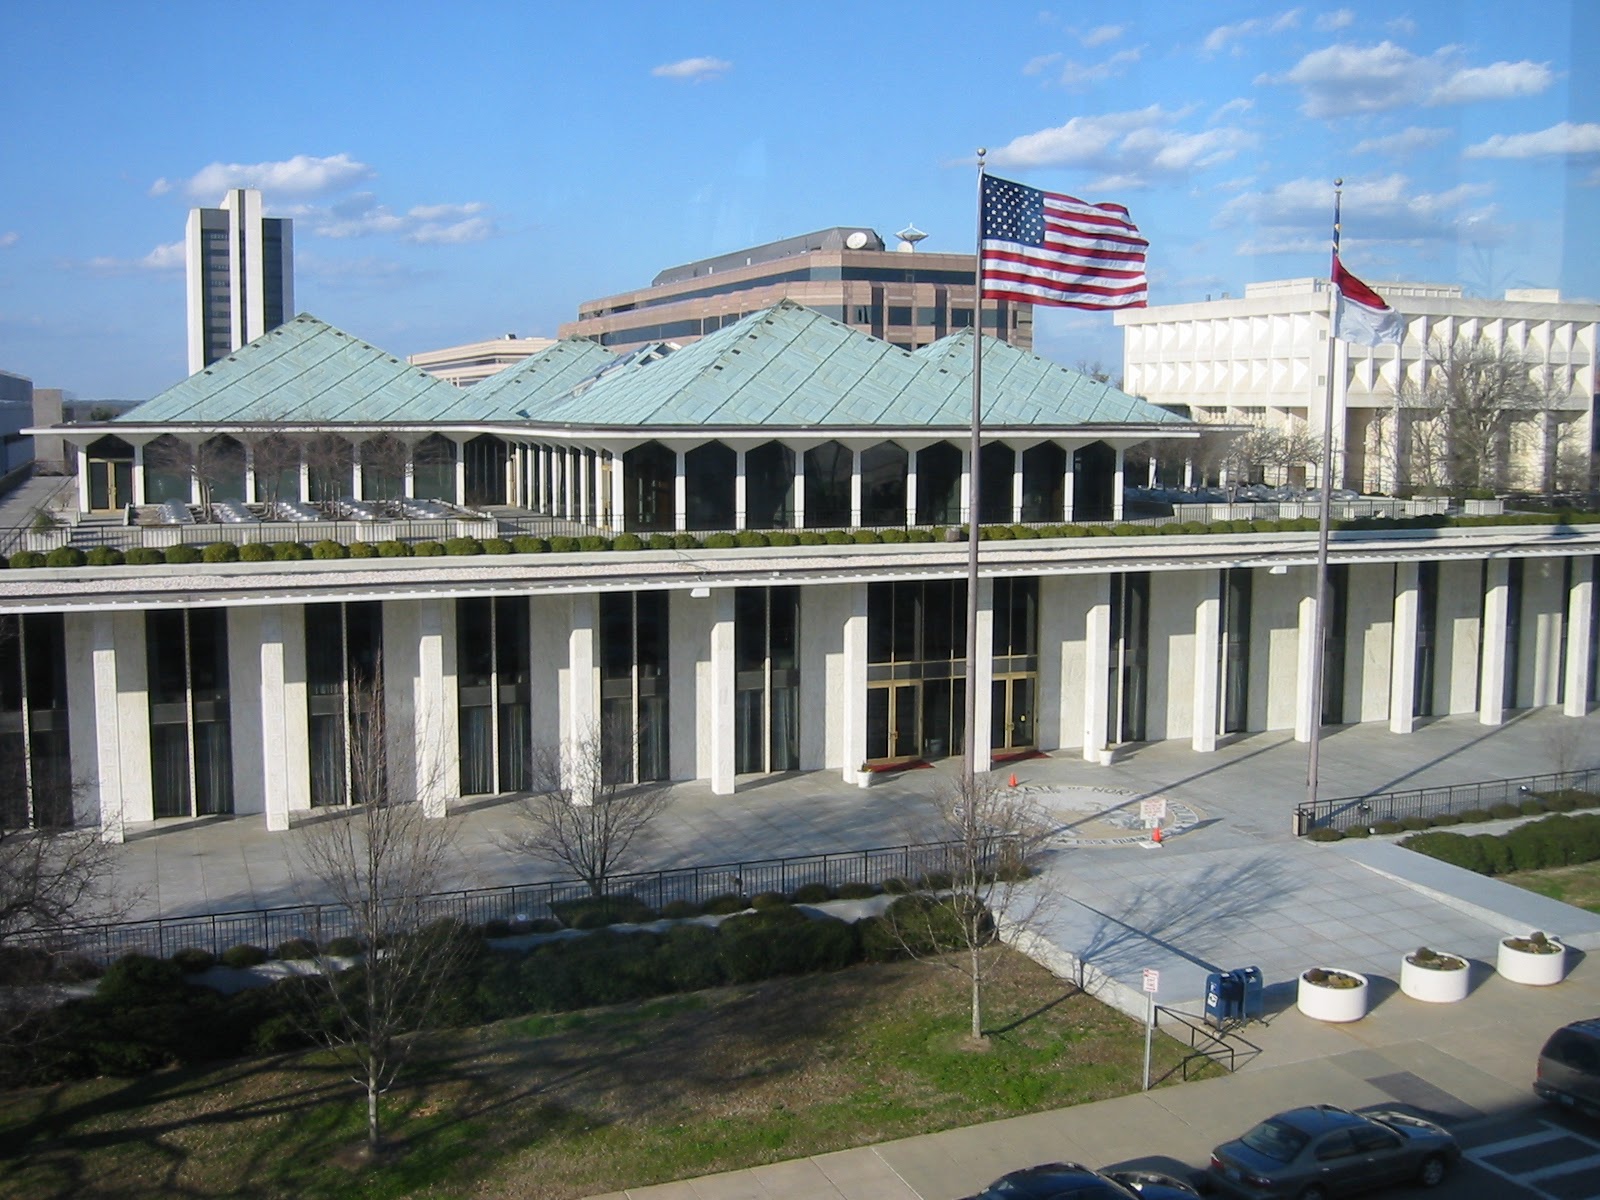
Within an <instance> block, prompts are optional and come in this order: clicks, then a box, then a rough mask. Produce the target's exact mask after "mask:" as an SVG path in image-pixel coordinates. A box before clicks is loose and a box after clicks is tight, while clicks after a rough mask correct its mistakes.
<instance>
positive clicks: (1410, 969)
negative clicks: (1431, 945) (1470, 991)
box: [1400, 951, 1472, 1004]
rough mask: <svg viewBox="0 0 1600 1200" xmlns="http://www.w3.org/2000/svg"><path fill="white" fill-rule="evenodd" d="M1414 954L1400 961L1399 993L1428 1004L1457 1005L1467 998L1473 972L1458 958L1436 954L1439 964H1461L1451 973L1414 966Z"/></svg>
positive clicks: (1452, 955)
mask: <svg viewBox="0 0 1600 1200" xmlns="http://www.w3.org/2000/svg"><path fill="white" fill-rule="evenodd" d="M1415 953H1416V952H1415V951H1413V952H1412V953H1411V954H1407V955H1405V956H1404V957H1403V958H1401V960H1400V990H1401V991H1402V992H1404V993H1405V994H1406V995H1408V996H1410V997H1411V998H1412V999H1413V1000H1425V1001H1427V1002H1428V1003H1429V1004H1454V1003H1455V1002H1456V1001H1457V1000H1465V999H1466V998H1467V980H1468V977H1469V976H1470V975H1471V974H1472V969H1471V968H1470V967H1469V966H1468V965H1467V960H1466V959H1464V958H1462V957H1461V956H1460V955H1459V954H1446V953H1445V952H1443V951H1435V953H1436V954H1437V955H1438V957H1439V959H1440V960H1448V961H1449V962H1452V963H1458V964H1460V965H1459V966H1455V967H1452V968H1449V969H1442V968H1439V967H1422V966H1418V965H1417V964H1416V963H1414V962H1412V961H1411V960H1412V958H1413V957H1414V955H1415Z"/></svg>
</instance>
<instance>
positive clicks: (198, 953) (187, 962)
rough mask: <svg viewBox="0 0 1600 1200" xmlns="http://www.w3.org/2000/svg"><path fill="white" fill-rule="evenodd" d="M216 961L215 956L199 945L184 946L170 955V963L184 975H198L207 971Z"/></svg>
mask: <svg viewBox="0 0 1600 1200" xmlns="http://www.w3.org/2000/svg"><path fill="white" fill-rule="evenodd" d="M216 963H217V956H216V955H215V954H213V953H211V951H209V950H205V949H202V948H201V947H199V946H185V947H184V948H183V949H182V950H179V951H177V952H176V953H174V954H173V956H172V965H173V966H175V967H177V968H178V970H180V971H182V972H183V973H184V974H185V975H198V974H200V972H202V971H209V970H210V969H211V968H212V967H214V966H215V965H216Z"/></svg>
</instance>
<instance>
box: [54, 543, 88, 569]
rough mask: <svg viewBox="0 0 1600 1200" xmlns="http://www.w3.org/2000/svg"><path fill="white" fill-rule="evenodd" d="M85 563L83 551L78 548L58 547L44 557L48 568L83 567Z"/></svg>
mask: <svg viewBox="0 0 1600 1200" xmlns="http://www.w3.org/2000/svg"><path fill="white" fill-rule="evenodd" d="M85 561H86V560H85V558H84V554H83V551H82V550H79V549H78V548H77V547H76V546H57V547H56V548H55V549H54V550H52V551H50V553H49V554H46V555H45V556H44V565H45V566H47V567H81V566H83V564H84V562H85Z"/></svg>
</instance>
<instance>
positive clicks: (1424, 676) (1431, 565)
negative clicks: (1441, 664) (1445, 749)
mask: <svg viewBox="0 0 1600 1200" xmlns="http://www.w3.org/2000/svg"><path fill="white" fill-rule="evenodd" d="M1438 650H1439V564H1438V563H1437V562H1420V563H1418V564H1417V659H1416V662H1417V665H1416V676H1415V683H1414V684H1413V689H1412V692H1413V694H1412V697H1411V715H1412V716H1414V717H1431V716H1432V715H1433V688H1434V672H1435V670H1436V664H1437V660H1438Z"/></svg>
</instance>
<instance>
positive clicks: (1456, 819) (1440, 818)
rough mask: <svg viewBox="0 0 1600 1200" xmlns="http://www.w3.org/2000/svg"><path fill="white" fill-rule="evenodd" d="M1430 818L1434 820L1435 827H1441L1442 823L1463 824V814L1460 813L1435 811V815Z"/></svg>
mask: <svg viewBox="0 0 1600 1200" xmlns="http://www.w3.org/2000/svg"><path fill="white" fill-rule="evenodd" d="M1429 819H1430V820H1431V821H1432V822H1433V825H1434V828H1435V829H1437V828H1439V827H1440V826H1442V825H1459V824H1461V814H1460V813H1434V814H1433V816H1432V817H1431V818H1429Z"/></svg>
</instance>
